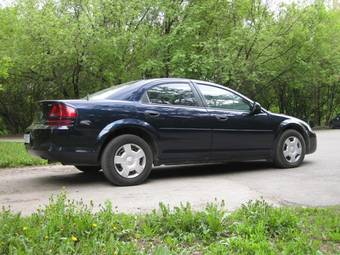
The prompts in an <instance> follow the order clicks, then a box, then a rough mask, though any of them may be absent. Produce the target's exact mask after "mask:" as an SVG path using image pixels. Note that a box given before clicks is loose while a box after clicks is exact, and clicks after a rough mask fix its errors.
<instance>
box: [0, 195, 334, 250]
mask: <svg viewBox="0 0 340 255" xmlns="http://www.w3.org/2000/svg"><path fill="white" fill-rule="evenodd" d="M336 253H338V254H340V207H332V208H308V209H304V208H291V207H280V208H275V207H272V206H270V205H268V204H266V203H265V202H263V201H255V202H249V203H248V204H246V205H244V206H242V208H240V209H238V210H236V211H235V212H232V213H230V212H228V211H226V210H225V208H224V206H223V204H219V205H217V204H210V205H207V207H206V209H205V210H202V211H193V210H192V209H191V207H190V205H189V204H186V205H183V206H181V207H177V208H173V209H169V208H168V207H167V206H164V205H162V204H161V205H160V209H159V210H158V211H154V212H152V213H149V214H141V215H133V214H119V213H115V212H113V209H112V206H111V205H110V204H109V203H107V204H106V205H105V206H104V207H103V208H102V209H101V210H100V211H98V212H96V213H95V212H93V211H92V209H91V206H90V207H89V206H85V205H83V204H82V203H81V202H74V201H70V200H68V199H67V198H66V196H65V194H62V195H59V196H58V197H56V198H54V199H51V201H50V203H49V205H48V206H47V207H45V208H42V209H40V210H38V211H37V212H36V213H34V214H32V215H31V216H27V217H23V216H20V215H19V214H14V213H12V212H10V211H8V210H4V211H3V212H1V213H0V254H155V255H166V254H196V255H199V254H223V255H224V254H336Z"/></svg>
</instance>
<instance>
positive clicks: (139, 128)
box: [97, 119, 159, 165]
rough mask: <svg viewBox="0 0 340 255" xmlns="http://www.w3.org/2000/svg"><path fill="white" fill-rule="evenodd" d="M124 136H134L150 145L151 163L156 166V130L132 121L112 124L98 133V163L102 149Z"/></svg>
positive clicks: (157, 151) (137, 121)
mask: <svg viewBox="0 0 340 255" xmlns="http://www.w3.org/2000/svg"><path fill="white" fill-rule="evenodd" d="M126 134H130V135H136V136H138V137H140V138H142V139H143V140H145V141H146V142H147V143H148V144H149V145H150V148H151V151H152V153H153V163H154V164H155V165H156V164H157V162H158V155H159V147H158V136H157V133H156V130H155V129H154V128H153V127H152V126H151V125H150V124H148V123H146V122H144V121H140V120H134V119H126V120H119V121H116V122H113V123H111V124H109V125H107V126H106V127H105V128H104V129H103V130H102V131H101V132H100V134H99V135H98V137H97V141H98V146H97V160H98V161H100V157H101V155H102V152H103V150H104V148H105V147H106V145H107V144H108V143H109V142H110V141H111V140H112V139H114V138H115V137H118V136H120V135H126Z"/></svg>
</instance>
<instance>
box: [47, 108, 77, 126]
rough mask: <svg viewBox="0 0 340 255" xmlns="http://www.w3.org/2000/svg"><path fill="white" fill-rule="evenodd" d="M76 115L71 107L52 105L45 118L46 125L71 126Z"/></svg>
mask: <svg viewBox="0 0 340 255" xmlns="http://www.w3.org/2000/svg"><path fill="white" fill-rule="evenodd" d="M77 116H78V114H77V111H76V109H74V108H73V107H71V106H68V105H65V104H62V103H54V104H52V107H51V110H50V112H49V113H48V116H47V125H48V126H52V127H59V126H72V125H73V123H74V120H75V119H76V118H77Z"/></svg>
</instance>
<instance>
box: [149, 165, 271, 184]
mask: <svg viewBox="0 0 340 255" xmlns="http://www.w3.org/2000/svg"><path fill="white" fill-rule="evenodd" d="M272 168H273V165H272V164H271V163H269V162H265V161H256V162H233V163H224V164H202V165H179V166H163V167H157V168H154V169H153V171H152V172H151V174H150V177H149V179H151V180H155V179H163V178H166V179H167V178H181V177H195V176H211V175H222V174H223V175H225V174H230V173H237V172H249V171H263V170H270V169H272Z"/></svg>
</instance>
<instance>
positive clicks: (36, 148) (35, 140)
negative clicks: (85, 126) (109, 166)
mask: <svg viewBox="0 0 340 255" xmlns="http://www.w3.org/2000/svg"><path fill="white" fill-rule="evenodd" d="M26 134H29V135H30V141H29V143H25V147H26V149H27V151H28V152H29V153H30V154H31V155H34V156H38V157H41V158H43V159H46V160H49V161H54V162H61V163H62V164H65V165H98V158H97V153H96V152H95V151H94V150H93V149H90V148H88V147H84V146H81V145H82V144H81V143H80V141H81V140H79V139H81V136H80V137H79V135H78V134H77V132H75V131H74V130H70V129H68V128H64V129H58V128H46V127H39V128H29V129H28V130H27V131H26ZM82 140H84V138H82Z"/></svg>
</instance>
